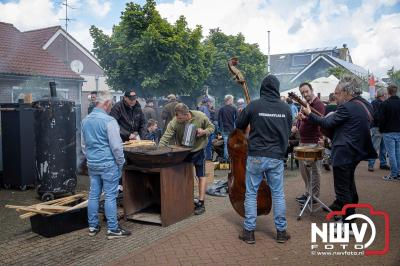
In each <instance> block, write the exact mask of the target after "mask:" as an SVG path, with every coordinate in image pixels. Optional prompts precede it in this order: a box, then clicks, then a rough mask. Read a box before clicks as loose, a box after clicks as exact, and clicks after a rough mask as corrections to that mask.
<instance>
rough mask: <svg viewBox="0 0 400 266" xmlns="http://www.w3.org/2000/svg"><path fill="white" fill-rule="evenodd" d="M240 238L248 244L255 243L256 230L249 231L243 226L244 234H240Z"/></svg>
mask: <svg viewBox="0 0 400 266" xmlns="http://www.w3.org/2000/svg"><path fill="white" fill-rule="evenodd" d="M239 239H240V240H243V241H244V242H245V243H247V244H255V243H256V239H255V237H254V231H253V230H252V231H248V230H246V229H244V228H243V232H242V234H240V235H239Z"/></svg>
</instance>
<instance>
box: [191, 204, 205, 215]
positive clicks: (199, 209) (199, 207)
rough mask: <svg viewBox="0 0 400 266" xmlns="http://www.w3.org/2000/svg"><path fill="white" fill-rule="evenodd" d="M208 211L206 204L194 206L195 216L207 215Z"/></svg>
mask: <svg viewBox="0 0 400 266" xmlns="http://www.w3.org/2000/svg"><path fill="white" fill-rule="evenodd" d="M205 211H206V206H204V203H200V202H199V203H196V204H195V205H194V214H195V215H201V214H203V213H205Z"/></svg>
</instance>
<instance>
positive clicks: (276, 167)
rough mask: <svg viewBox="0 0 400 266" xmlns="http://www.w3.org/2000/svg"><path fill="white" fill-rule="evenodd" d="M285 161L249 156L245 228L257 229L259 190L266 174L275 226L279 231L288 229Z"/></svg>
mask: <svg viewBox="0 0 400 266" xmlns="http://www.w3.org/2000/svg"><path fill="white" fill-rule="evenodd" d="M283 171H284V168H283V161H282V160H278V159H272V158H268V157H259V156H248V157H247V166H246V199H245V201H244V209H245V220H244V228H245V229H246V230H249V231H252V230H255V229H256V218H257V191H258V187H259V186H260V183H261V181H262V179H263V178H264V174H265V176H266V178H267V183H268V185H269V187H270V188H271V194H272V207H273V210H274V221H275V227H276V229H278V230H279V231H283V230H286V227H287V222H286V203H285V193H284V187H283Z"/></svg>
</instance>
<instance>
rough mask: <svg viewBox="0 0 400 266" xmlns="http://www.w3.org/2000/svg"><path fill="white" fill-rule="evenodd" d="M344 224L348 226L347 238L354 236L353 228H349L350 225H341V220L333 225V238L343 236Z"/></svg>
mask: <svg viewBox="0 0 400 266" xmlns="http://www.w3.org/2000/svg"><path fill="white" fill-rule="evenodd" d="M345 224H348V225H349V236H354V232H353V227H352V226H351V224H352V223H343V221H342V220H339V221H337V222H336V224H335V229H334V233H335V236H337V235H338V234H340V235H341V236H343V235H344V232H345V229H344V227H345Z"/></svg>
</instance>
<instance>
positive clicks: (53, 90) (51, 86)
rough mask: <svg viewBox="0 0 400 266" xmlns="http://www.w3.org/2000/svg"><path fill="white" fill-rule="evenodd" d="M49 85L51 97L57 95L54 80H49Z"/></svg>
mask: <svg viewBox="0 0 400 266" xmlns="http://www.w3.org/2000/svg"><path fill="white" fill-rule="evenodd" d="M49 86H50V95H51V97H57V89H56V83H55V82H54V81H50V82H49Z"/></svg>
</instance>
